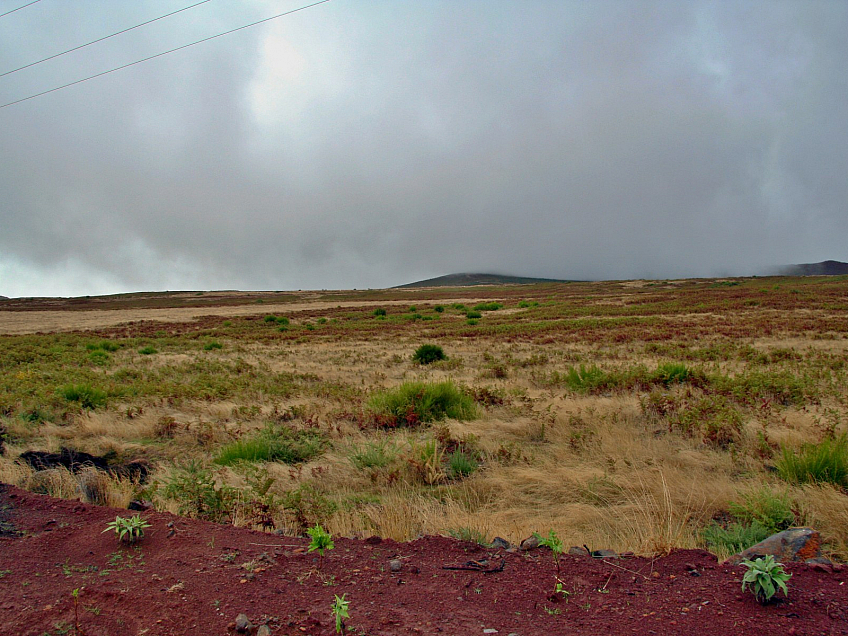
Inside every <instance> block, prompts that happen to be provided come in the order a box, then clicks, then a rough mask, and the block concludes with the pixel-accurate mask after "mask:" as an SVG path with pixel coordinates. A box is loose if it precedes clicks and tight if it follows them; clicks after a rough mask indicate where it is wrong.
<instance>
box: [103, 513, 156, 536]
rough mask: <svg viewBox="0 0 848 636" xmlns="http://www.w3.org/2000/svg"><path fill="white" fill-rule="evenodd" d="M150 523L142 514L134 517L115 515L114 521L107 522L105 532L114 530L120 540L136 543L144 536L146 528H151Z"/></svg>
mask: <svg viewBox="0 0 848 636" xmlns="http://www.w3.org/2000/svg"><path fill="white" fill-rule="evenodd" d="M149 527H150V524H149V523H147V521H146V520H144V519H142V518H141V516H140V515H133V516H132V517H121V516H118V517H115V520H114V521H110V522H109V523H107V524H106V529H105V530H104V531H103V532H110V531H112V532H114V533H115V536H116V537H117V538H118V541H123V542H125V543H135V542H136V541H141V539H143V538H144V529H145V528H149Z"/></svg>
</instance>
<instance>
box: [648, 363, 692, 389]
mask: <svg viewBox="0 0 848 636" xmlns="http://www.w3.org/2000/svg"><path fill="white" fill-rule="evenodd" d="M692 375H693V374H692V372H691V371H690V370H689V367H687V366H686V365H685V364H680V363H668V364H661V365H659V366H658V367H657V370H656V371H654V373H653V376H652V378H651V379H652V380H653V381H654V382H655V383H657V384H662V385H663V386H669V385H670V384H682V383H684V382H686V381H688V380H689V379H690V378H691V377H692Z"/></svg>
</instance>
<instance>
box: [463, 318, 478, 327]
mask: <svg viewBox="0 0 848 636" xmlns="http://www.w3.org/2000/svg"><path fill="white" fill-rule="evenodd" d="M479 323H480V321H479V320H477V319H476V318H469V319H468V320H466V321H465V324H466V325H469V326H471V327H473V326H474V325H476V324H479Z"/></svg>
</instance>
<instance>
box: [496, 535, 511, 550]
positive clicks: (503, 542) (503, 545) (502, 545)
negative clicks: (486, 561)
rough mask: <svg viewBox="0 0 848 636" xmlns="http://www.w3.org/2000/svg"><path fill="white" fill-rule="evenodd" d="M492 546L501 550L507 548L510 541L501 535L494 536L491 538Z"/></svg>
mask: <svg viewBox="0 0 848 636" xmlns="http://www.w3.org/2000/svg"><path fill="white" fill-rule="evenodd" d="M492 547H493V548H500V549H501V550H509V547H510V543H509V541H507V540H506V539H502V538H501V537H495V538H494V539H492Z"/></svg>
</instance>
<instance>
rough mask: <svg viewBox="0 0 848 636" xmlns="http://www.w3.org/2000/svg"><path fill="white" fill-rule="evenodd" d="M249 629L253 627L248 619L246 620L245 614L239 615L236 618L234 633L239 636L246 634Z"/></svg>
mask: <svg viewBox="0 0 848 636" xmlns="http://www.w3.org/2000/svg"><path fill="white" fill-rule="evenodd" d="M251 629H253V625H251V624H250V619H248V618H247V614H239V615H238V616H236V631H237V632H238V633H239V634H247V633H248V632H250V630H251Z"/></svg>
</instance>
